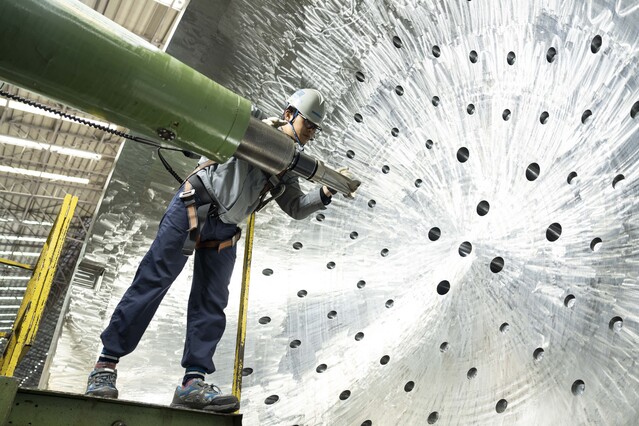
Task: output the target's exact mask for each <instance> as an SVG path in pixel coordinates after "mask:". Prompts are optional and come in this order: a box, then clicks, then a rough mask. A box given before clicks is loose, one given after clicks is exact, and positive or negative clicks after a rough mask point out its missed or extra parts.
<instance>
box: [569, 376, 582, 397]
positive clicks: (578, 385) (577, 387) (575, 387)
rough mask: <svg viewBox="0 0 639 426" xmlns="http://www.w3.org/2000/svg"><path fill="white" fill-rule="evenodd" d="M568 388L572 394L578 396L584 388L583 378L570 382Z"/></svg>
mask: <svg viewBox="0 0 639 426" xmlns="http://www.w3.org/2000/svg"><path fill="white" fill-rule="evenodd" d="M570 390H571V391H572V394H573V395H575V396H579V395H581V394H583V393H584V391H585V390H586V384H585V383H584V381H583V380H575V383H573V384H572V387H571V388H570Z"/></svg>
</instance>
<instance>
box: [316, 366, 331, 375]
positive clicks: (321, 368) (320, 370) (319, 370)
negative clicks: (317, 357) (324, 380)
mask: <svg viewBox="0 0 639 426" xmlns="http://www.w3.org/2000/svg"><path fill="white" fill-rule="evenodd" d="M327 368H328V366H327V365H326V364H320V365H318V366H317V368H316V369H315V371H317V372H318V373H323V372H325V371H326V369H327Z"/></svg>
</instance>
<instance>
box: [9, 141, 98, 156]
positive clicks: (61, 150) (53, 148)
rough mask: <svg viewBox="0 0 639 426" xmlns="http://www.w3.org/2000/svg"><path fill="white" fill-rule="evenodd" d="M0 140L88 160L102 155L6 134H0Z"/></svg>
mask: <svg viewBox="0 0 639 426" xmlns="http://www.w3.org/2000/svg"><path fill="white" fill-rule="evenodd" d="M0 142H2V143H5V144H9V145H15V146H21V147H24V148H29V149H39V150H42V151H51V152H56V153H58V154H63V155H69V156H72V157H80V158H88V159H89V160H100V159H101V158H102V155H100V154H96V153H94V152H89V151H82V150H80V149H73V148H67V147H64V146H59V145H50V144H48V143H43V142H36V141H33V140H31V139H23V138H15V137H13V136H7V135H0Z"/></svg>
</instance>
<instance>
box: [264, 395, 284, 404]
mask: <svg viewBox="0 0 639 426" xmlns="http://www.w3.org/2000/svg"><path fill="white" fill-rule="evenodd" d="M279 400H280V397H279V396H277V395H271V396H269V397H268V398H266V399H265V400H264V403H265V404H266V405H273V404H275V403H276V402H277V401H279Z"/></svg>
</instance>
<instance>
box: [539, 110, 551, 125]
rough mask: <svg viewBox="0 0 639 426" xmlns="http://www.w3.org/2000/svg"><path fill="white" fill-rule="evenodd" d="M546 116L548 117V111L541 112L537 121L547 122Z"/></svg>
mask: <svg viewBox="0 0 639 426" xmlns="http://www.w3.org/2000/svg"><path fill="white" fill-rule="evenodd" d="M548 117H550V114H548V111H544V112H542V113H541V115H540V116H539V122H540V123H541V124H546V123H547V122H548Z"/></svg>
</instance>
